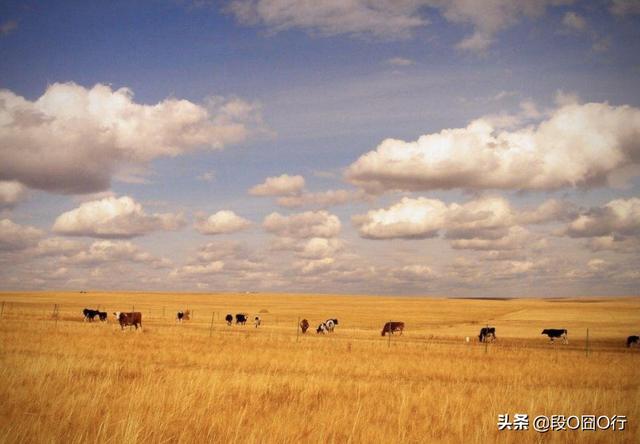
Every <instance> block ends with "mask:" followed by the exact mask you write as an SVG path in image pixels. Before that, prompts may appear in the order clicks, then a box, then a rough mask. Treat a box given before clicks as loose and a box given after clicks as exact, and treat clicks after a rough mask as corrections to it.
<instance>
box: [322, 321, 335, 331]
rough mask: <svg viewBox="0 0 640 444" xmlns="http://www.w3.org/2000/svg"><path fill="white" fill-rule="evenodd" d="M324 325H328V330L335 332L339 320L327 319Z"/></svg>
mask: <svg viewBox="0 0 640 444" xmlns="http://www.w3.org/2000/svg"><path fill="white" fill-rule="evenodd" d="M324 325H326V327H327V331H328V332H329V333H333V330H335V329H336V325H338V320H337V319H327V320H326V321H324Z"/></svg>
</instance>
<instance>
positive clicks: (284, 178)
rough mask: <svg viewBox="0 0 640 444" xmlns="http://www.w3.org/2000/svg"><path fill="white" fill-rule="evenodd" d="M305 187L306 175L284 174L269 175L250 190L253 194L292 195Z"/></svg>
mask: <svg viewBox="0 0 640 444" xmlns="http://www.w3.org/2000/svg"><path fill="white" fill-rule="evenodd" d="M303 188H304V177H302V176H289V175H288V174H282V175H281V176H276V177H267V178H266V179H265V181H264V182H263V183H261V184H259V185H256V186H254V187H253V188H251V189H250V190H249V194H251V195H252V196H291V195H294V196H295V195H297V194H299V193H300V192H301V191H302V190H303Z"/></svg>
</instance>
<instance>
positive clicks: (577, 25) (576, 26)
mask: <svg viewBox="0 0 640 444" xmlns="http://www.w3.org/2000/svg"><path fill="white" fill-rule="evenodd" d="M562 24H563V25H564V26H566V27H567V28H569V29H572V30H574V31H583V30H584V29H585V28H586V27H587V22H586V20H585V19H584V18H583V17H582V16H580V15H579V14H576V13H575V12H573V11H570V12H567V13H566V14H565V15H564V17H563V18H562Z"/></svg>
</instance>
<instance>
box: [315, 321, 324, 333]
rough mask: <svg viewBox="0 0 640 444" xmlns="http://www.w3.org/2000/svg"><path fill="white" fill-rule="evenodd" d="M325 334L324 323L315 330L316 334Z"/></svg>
mask: <svg viewBox="0 0 640 444" xmlns="http://www.w3.org/2000/svg"><path fill="white" fill-rule="evenodd" d="M326 332H327V324H325V323H324V322H323V323H321V324H320V325H318V328H316V333H318V334H320V333H322V334H325V333H326Z"/></svg>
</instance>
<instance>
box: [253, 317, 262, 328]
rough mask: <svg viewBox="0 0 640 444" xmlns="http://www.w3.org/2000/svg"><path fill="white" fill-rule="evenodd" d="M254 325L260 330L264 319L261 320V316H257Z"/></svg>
mask: <svg viewBox="0 0 640 444" xmlns="http://www.w3.org/2000/svg"><path fill="white" fill-rule="evenodd" d="M253 323H254V324H255V326H256V328H258V327H259V326H260V324H261V323H262V319H260V316H256V317H255V318H253Z"/></svg>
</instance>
